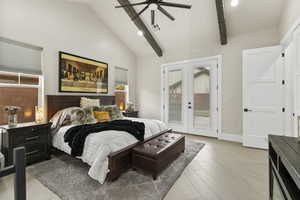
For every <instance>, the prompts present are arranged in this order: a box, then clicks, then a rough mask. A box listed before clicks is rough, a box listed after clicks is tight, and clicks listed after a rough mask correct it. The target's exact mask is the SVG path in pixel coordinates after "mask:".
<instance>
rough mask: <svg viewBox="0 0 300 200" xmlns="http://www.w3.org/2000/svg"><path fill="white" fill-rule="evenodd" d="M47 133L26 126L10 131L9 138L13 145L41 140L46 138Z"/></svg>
mask: <svg viewBox="0 0 300 200" xmlns="http://www.w3.org/2000/svg"><path fill="white" fill-rule="evenodd" d="M46 137H47V133H46V132H45V131H43V130H39V129H32V128H26V129H22V130H21V131H19V130H18V131H15V130H14V131H12V132H11V140H12V143H13V146H14V147H17V146H21V145H24V144H27V143H31V142H43V141H45V140H47V138H46Z"/></svg>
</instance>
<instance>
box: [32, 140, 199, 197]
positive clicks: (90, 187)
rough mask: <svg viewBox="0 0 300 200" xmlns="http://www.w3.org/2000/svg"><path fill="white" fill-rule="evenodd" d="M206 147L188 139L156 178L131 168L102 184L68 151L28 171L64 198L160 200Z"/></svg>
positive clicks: (33, 166)
mask: <svg viewBox="0 0 300 200" xmlns="http://www.w3.org/2000/svg"><path fill="white" fill-rule="evenodd" d="M203 147H204V144H202V143H199V142H195V141H192V140H189V139H186V149H185V152H184V153H183V154H181V156H179V157H178V159H177V160H176V161H174V162H173V163H172V164H171V165H170V166H169V167H168V168H167V169H166V170H164V171H163V172H162V173H161V174H160V176H159V177H158V178H157V180H155V181H154V180H153V179H152V177H151V175H150V174H146V173H143V172H142V171H140V170H138V171H132V170H129V171H128V172H126V173H124V174H123V175H122V176H121V177H119V178H118V179H117V180H116V181H114V182H106V183H104V184H103V185H101V184H100V183H98V182H97V181H95V180H93V179H92V178H90V177H89V176H88V174H87V173H88V166H87V165H86V164H84V163H83V162H81V161H80V160H78V159H75V158H73V157H71V156H68V155H65V154H60V155H55V156H53V157H52V159H51V160H49V161H45V162H42V163H38V164H35V165H32V166H30V167H28V168H27V172H28V173H29V174H30V175H32V176H34V177H35V178H37V179H38V180H39V181H40V182H41V183H42V184H43V185H45V186H46V187H47V188H49V189H50V190H51V191H53V192H54V193H56V194H57V195H58V196H59V197H60V198H61V199H62V200H115V199H116V200H160V199H163V198H164V197H165V195H166V194H167V193H168V191H169V190H170V188H171V187H172V185H173V184H174V183H175V181H176V180H177V179H178V178H179V176H180V175H181V173H182V172H183V170H184V169H185V167H186V166H187V165H188V164H189V163H190V162H191V161H192V160H193V158H194V157H195V156H196V155H197V154H198V152H199V151H200V150H201V149H202V148H203Z"/></svg>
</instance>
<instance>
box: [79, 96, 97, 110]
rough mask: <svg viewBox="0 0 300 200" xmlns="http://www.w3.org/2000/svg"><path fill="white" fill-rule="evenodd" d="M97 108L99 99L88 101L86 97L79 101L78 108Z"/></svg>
mask: <svg viewBox="0 0 300 200" xmlns="http://www.w3.org/2000/svg"><path fill="white" fill-rule="evenodd" d="M93 106H95V107H99V106H100V99H89V98H86V97H81V99H80V107H81V108H85V107H93Z"/></svg>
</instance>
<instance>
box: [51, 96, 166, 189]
mask: <svg viewBox="0 0 300 200" xmlns="http://www.w3.org/2000/svg"><path fill="white" fill-rule="evenodd" d="M81 97H82V96H61V95H60V96H56V95H49V96H47V108H48V112H47V113H48V116H47V117H48V119H50V118H51V117H52V116H53V115H54V114H55V113H56V112H57V111H59V110H61V109H64V108H68V107H72V106H79V102H80V98H81ZM88 98H99V99H100V102H101V104H102V105H113V104H115V102H114V99H115V98H114V96H88ZM125 119H129V120H132V121H138V122H143V123H144V124H145V141H148V140H151V139H152V138H153V137H157V136H158V135H161V134H163V133H165V132H169V131H170V130H167V127H166V125H165V124H164V123H163V122H161V121H159V120H150V119H138V118H125ZM73 126H74V125H68V126H63V127H61V128H60V129H59V130H58V131H57V133H56V134H54V135H53V136H52V137H53V138H52V146H53V147H54V148H55V149H58V150H60V151H62V152H64V153H67V154H70V147H69V146H68V144H66V143H65V142H64V134H65V133H66V131H67V130H68V129H69V128H71V127H73ZM137 144H139V141H138V140H137V139H136V138H134V137H133V136H132V135H130V134H128V133H126V132H121V131H104V132H101V134H91V135H89V136H88V137H87V138H86V141H85V145H84V150H83V154H82V156H81V157H79V159H81V160H82V161H83V162H85V163H87V164H88V165H89V166H90V169H89V172H88V174H89V176H90V177H91V178H93V179H95V180H97V181H98V182H100V183H102V184H103V183H104V181H105V180H107V181H114V180H115V179H117V178H118V177H119V176H120V175H121V173H123V172H124V171H126V170H127V169H129V168H130V167H131V164H132V162H131V152H132V148H133V147H135V146H136V145H137Z"/></svg>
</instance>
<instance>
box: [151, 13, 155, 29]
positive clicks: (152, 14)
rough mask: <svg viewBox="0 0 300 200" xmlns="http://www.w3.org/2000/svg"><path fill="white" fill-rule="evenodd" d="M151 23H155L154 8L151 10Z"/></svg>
mask: <svg viewBox="0 0 300 200" xmlns="http://www.w3.org/2000/svg"><path fill="white" fill-rule="evenodd" d="M151 24H152V25H154V24H155V10H151Z"/></svg>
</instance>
